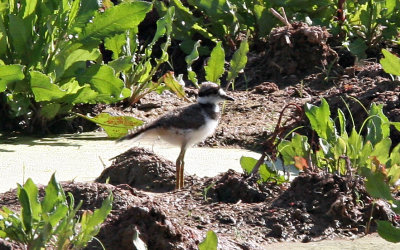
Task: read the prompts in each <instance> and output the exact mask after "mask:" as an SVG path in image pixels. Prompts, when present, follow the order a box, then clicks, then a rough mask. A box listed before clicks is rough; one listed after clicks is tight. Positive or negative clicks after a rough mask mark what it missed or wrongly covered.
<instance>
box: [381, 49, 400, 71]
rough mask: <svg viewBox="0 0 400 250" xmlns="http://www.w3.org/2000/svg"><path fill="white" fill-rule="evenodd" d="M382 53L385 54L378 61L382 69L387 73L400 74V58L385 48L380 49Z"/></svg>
mask: <svg viewBox="0 0 400 250" xmlns="http://www.w3.org/2000/svg"><path fill="white" fill-rule="evenodd" d="M382 54H383V55H384V56H385V57H384V58H382V59H381V61H380V63H381V65H382V68H383V70H384V71H385V72H386V73H388V74H392V75H396V76H400V58H399V57H397V56H395V55H394V54H392V53H390V52H389V51H387V50H385V49H382Z"/></svg>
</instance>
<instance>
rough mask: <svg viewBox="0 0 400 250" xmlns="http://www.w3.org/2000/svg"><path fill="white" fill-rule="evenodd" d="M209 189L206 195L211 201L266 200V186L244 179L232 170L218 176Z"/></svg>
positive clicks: (248, 201) (249, 201) (248, 178)
mask: <svg viewBox="0 0 400 250" xmlns="http://www.w3.org/2000/svg"><path fill="white" fill-rule="evenodd" d="M206 185H207V184H206ZM210 187H211V188H210V190H209V191H208V194H209V197H211V198H212V199H213V201H215V202H227V203H236V202H238V201H242V202H247V203H252V202H263V201H265V200H266V199H267V197H268V191H269V190H268V188H267V184H261V183H260V184H259V183H257V180H256V179H254V178H251V177H247V178H246V177H245V176H244V175H243V174H239V173H237V172H235V171H233V170H229V171H228V172H226V173H224V174H222V175H220V176H219V177H218V179H217V180H216V182H215V183H212V184H210Z"/></svg>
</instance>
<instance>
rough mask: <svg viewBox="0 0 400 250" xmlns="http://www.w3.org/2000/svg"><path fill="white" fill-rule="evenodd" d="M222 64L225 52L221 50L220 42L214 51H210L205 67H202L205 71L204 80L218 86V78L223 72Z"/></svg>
mask: <svg viewBox="0 0 400 250" xmlns="http://www.w3.org/2000/svg"><path fill="white" fill-rule="evenodd" d="M224 64H225V51H224V49H223V48H222V42H218V43H217V45H216V46H215V47H214V49H213V50H212V51H211V55H210V58H209V60H208V62H207V66H205V67H204V69H205V71H206V80H207V81H210V82H214V83H218V84H219V83H220V80H219V78H220V77H221V76H222V74H223V73H224V71H225V68H224Z"/></svg>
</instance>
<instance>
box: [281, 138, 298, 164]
mask: <svg viewBox="0 0 400 250" xmlns="http://www.w3.org/2000/svg"><path fill="white" fill-rule="evenodd" d="M278 152H279V153H280V154H281V155H282V159H283V163H284V164H285V165H286V166H287V165H293V164H294V157H295V156H296V151H295V149H294V148H293V146H292V142H291V141H287V140H283V141H281V142H280V143H279V144H278Z"/></svg>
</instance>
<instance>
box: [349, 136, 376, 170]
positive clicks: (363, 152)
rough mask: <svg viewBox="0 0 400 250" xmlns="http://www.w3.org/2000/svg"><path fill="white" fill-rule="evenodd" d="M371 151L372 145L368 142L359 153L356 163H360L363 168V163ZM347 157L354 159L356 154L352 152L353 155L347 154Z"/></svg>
mask: <svg viewBox="0 0 400 250" xmlns="http://www.w3.org/2000/svg"><path fill="white" fill-rule="evenodd" d="M372 151H373V147H372V143H371V142H370V141H367V142H366V143H365V145H364V147H363V148H362V150H361V152H360V153H359V159H358V162H359V163H360V165H361V166H365V163H366V162H367V160H368V159H369V157H370V156H371V153H372ZM354 153H355V154H354ZM349 156H350V157H351V158H352V159H354V158H355V157H356V156H357V152H353V155H350V154H349Z"/></svg>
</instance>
